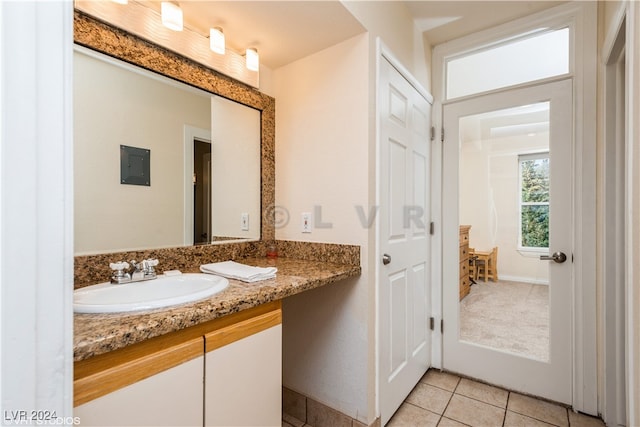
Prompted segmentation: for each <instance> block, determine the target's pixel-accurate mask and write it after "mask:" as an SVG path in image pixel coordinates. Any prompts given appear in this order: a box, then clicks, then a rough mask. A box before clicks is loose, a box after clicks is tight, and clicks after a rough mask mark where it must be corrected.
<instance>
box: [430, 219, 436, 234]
mask: <svg viewBox="0 0 640 427" xmlns="http://www.w3.org/2000/svg"><path fill="white" fill-rule="evenodd" d="M435 232H436V224H435V222H433V221H431V223H429V234H431V235H432V236H433V233H435Z"/></svg>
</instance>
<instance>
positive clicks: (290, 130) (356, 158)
mask: <svg viewBox="0 0 640 427" xmlns="http://www.w3.org/2000/svg"><path fill="white" fill-rule="evenodd" d="M343 4H344V5H345V7H346V8H347V9H348V10H349V11H350V12H351V13H352V14H353V15H354V16H355V17H356V18H357V19H358V20H359V21H360V22H361V23H362V24H363V25H364V26H365V27H366V28H367V30H368V31H369V32H368V33H366V34H362V35H359V36H356V37H354V38H352V39H350V40H347V41H345V42H343V43H340V44H337V45H335V46H333V47H330V48H328V49H325V50H324V51H321V52H318V53H316V54H314V55H310V56H309V57H307V58H304V59H302V60H299V61H297V62H295V63H292V64H289V65H287V66H284V67H281V68H279V69H277V70H273V74H272V76H271V77H272V80H273V84H272V87H270V90H273V94H274V96H275V98H276V111H277V113H276V117H277V119H276V205H278V206H280V207H282V208H284V209H286V210H287V211H288V212H289V214H290V220H289V222H288V224H285V225H284V226H282V227H279V228H277V229H276V238H278V239H291V240H306V241H315V242H331V243H350V244H356V245H360V246H361V265H362V275H361V276H360V277H359V278H357V279H352V280H348V281H346V282H343V283H337V284H335V285H333V286H329V287H325V288H322V289H319V290H316V291H313V292H308V293H305V294H302V295H299V296H296V297H293V298H288V299H286V300H285V301H284V321H283V336H284V338H283V342H284V350H283V357H284V385H285V386H287V387H290V388H292V389H293V390H296V391H299V392H301V393H303V394H305V395H308V396H310V397H312V398H314V399H316V400H318V401H320V402H323V403H325V404H327V405H328V406H331V407H332V408H335V409H337V410H339V411H341V412H343V413H345V414H347V415H349V416H351V417H353V418H356V419H358V420H360V421H362V422H364V423H365V424H369V423H371V422H373V421H374V420H375V418H376V417H377V416H379V411H378V408H377V406H376V398H377V397H376V386H377V385H376V375H377V366H376V361H375V359H376V351H377V348H376V330H375V324H376V313H377V309H376V297H375V286H376V280H375V277H376V266H377V262H376V259H375V237H376V236H375V230H374V228H373V227H367V226H366V224H364V225H363V224H362V223H361V220H360V217H359V216H358V213H357V211H356V208H357V207H361V208H362V209H364V212H369V207H370V206H371V205H373V204H374V203H375V200H376V199H375V197H376V192H375V191H376V168H375V164H376V154H377V153H376V133H375V131H376V130H375V129H376V128H375V123H376V121H375V117H376V105H375V93H376V78H375V70H376V42H375V41H376V38H377V37H381V39H382V41H383V43H385V45H386V46H387V47H388V48H389V50H390V51H391V52H392V53H393V54H394V56H396V57H397V58H398V59H399V60H400V61H401V62H402V63H403V64H404V65H405V67H406V68H407V69H408V70H409V71H410V72H412V73H413V74H414V76H415V77H416V79H417V80H418V81H419V82H420V83H422V84H424V86H425V87H427V88H428V87H429V86H430V81H429V79H430V77H429V72H428V70H429V67H428V65H427V61H426V60H425V49H426V48H425V45H424V43H423V38H422V35H421V34H420V33H419V32H418V31H417V30H416V29H415V28H414V24H413V21H412V19H411V16H410V14H409V13H408V11H407V9H406V7H405V6H404V4H402V3H400V2H343ZM316 207H317V208H316ZM314 211H315V214H316V215H315V218H314V222H315V223H316V227H315V228H314V230H313V232H312V233H311V234H303V233H301V232H300V223H301V219H300V215H301V213H302V212H311V213H314ZM318 213H320V214H321V215H320V217H319V216H318ZM329 224H330V225H329Z"/></svg>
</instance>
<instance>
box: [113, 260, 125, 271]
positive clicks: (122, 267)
mask: <svg viewBox="0 0 640 427" xmlns="http://www.w3.org/2000/svg"><path fill="white" fill-rule="evenodd" d="M109 267H111V269H112V270H114V271H122V270H125V269H127V268H129V263H128V262H125V261H119V262H112V263H110V264H109Z"/></svg>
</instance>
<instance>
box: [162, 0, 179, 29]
mask: <svg viewBox="0 0 640 427" xmlns="http://www.w3.org/2000/svg"><path fill="white" fill-rule="evenodd" d="M162 25H164V26H165V27H167V28H169V29H170V30H173V31H182V9H180V6H178V5H177V4H176V3H171V2H168V1H163V2H162Z"/></svg>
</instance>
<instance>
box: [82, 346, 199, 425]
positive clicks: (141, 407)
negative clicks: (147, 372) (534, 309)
mask: <svg viewBox="0 0 640 427" xmlns="http://www.w3.org/2000/svg"><path fill="white" fill-rule="evenodd" d="M203 378H204V356H200V357H197V358H195V359H192V360H189V361H188V362H185V363H182V364H181V365H178V366H175V367H173V368H171V369H168V370H166V371H163V372H160V373H158V374H156V375H153V376H151V377H149V378H146V379H144V380H142V381H138V382H136V383H134V384H131V385H129V386H126V387H124V388H121V389H119V390H116V391H114V392H112V393H109V394H107V395H105V396H102V397H99V398H97V399H95V400H92V401H90V402H87V403H85V404H83V405H80V406H77V407H76V408H74V416H75V417H79V419H80V425H82V426H114V427H115V426H158V427H159V426H202V414H203V402H202V393H203Z"/></svg>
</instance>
